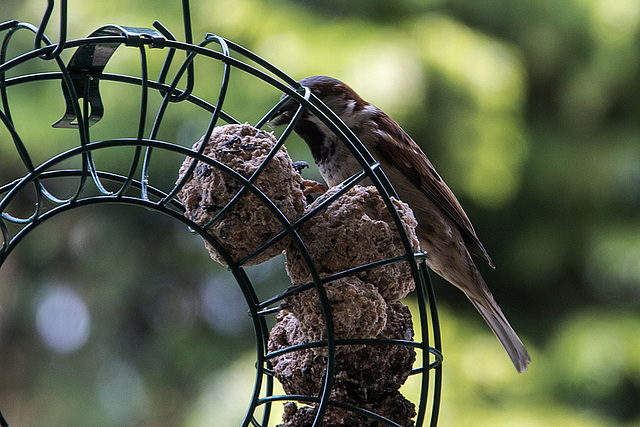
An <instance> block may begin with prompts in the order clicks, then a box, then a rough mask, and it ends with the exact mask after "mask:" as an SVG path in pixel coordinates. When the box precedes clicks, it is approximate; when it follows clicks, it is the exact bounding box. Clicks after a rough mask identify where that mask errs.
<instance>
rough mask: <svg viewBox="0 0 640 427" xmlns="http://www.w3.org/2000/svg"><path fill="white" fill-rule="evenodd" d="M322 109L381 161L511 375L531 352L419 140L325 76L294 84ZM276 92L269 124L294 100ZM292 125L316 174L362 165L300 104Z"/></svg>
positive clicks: (436, 266) (433, 260)
mask: <svg viewBox="0 0 640 427" xmlns="http://www.w3.org/2000/svg"><path fill="white" fill-rule="evenodd" d="M298 83H299V84H300V85H301V86H303V87H306V88H308V89H309V90H310V91H311V93H312V94H313V95H314V96H315V97H316V98H317V99H319V100H320V101H322V102H323V103H324V104H325V105H326V106H327V107H329V108H330V109H331V110H332V111H333V112H334V113H335V114H336V115H337V116H338V117H339V118H340V119H341V120H342V121H343V122H344V123H345V124H346V125H347V126H348V127H349V128H350V129H351V130H352V131H353V133H354V134H355V135H356V136H357V137H358V139H359V140H360V141H361V142H362V143H363V144H364V146H365V147H366V149H367V150H368V151H369V152H370V153H371V155H372V156H373V157H374V158H375V159H376V161H378V162H379V163H380V166H381V167H382V170H383V172H384V173H385V175H386V176H387V177H388V179H389V181H390V182H391V184H392V185H393V187H394V189H395V191H396V193H397V195H398V197H399V198H400V200H402V201H403V202H405V203H407V204H408V205H409V206H410V207H411V209H412V210H413V212H414V215H415V217H416V220H417V222H418V225H417V228H416V233H417V236H418V239H419V241H420V246H421V249H422V251H424V252H426V254H427V256H426V263H427V265H428V266H429V268H430V269H431V270H432V271H434V272H435V273H437V274H438V275H440V276H441V277H443V278H444V279H445V280H446V281H448V282H450V283H451V284H453V285H454V286H455V287H457V288H458V289H460V290H461V291H462V292H464V294H465V295H466V296H467V298H468V299H469V300H470V301H471V303H472V305H473V306H474V307H475V308H476V310H477V311H478V312H479V313H480V315H481V316H482V318H483V319H484V320H485V322H486V323H487V324H488V325H489V327H490V328H491V330H492V331H493V333H494V334H495V335H496V337H497V338H498V340H499V341H500V343H501V344H502V346H503V347H504V349H505V350H506V352H507V354H508V355H509V357H510V358H511V361H512V362H513V365H514V366H515V368H516V370H517V371H518V373H522V372H523V371H525V370H527V369H528V365H529V363H531V357H530V356H529V353H528V352H527V350H526V348H525V346H524V344H523V343H522V341H521V340H520V338H519V337H518V335H517V334H516V332H515V331H514V330H513V328H512V327H511V325H510V324H509V321H508V320H507V318H506V317H505V315H504V314H503V312H502V310H501V309H500V306H499V305H498V303H497V302H496V301H495V298H494V297H493V295H492V293H491V291H490V290H489V287H488V286H487V284H486V283H485V281H484V279H483V278H482V276H481V274H480V271H479V270H478V268H477V266H476V265H475V263H474V261H473V259H472V256H471V254H472V253H473V254H475V255H478V256H479V257H480V258H482V259H484V260H485V261H486V262H487V263H488V264H489V265H490V266H491V267H492V268H495V266H494V264H493V261H492V260H491V258H490V257H489V254H488V253H487V251H486V249H485V248H484V246H483V245H482V243H481V242H480V239H479V238H478V236H477V234H476V231H475V229H474V228H473V225H472V224H471V221H470V220H469V217H468V216H467V214H466V213H465V211H464V210H463V208H462V206H461V205H460V202H459V201H458V199H457V198H456V196H455V195H454V194H453V192H452V191H451V189H450V188H449V187H448V186H447V184H446V183H445V182H444V180H443V179H442V178H441V176H440V175H439V174H438V172H437V171H436V170H435V168H434V167H433V165H432V164H431V162H430V161H429V159H428V158H427V156H426V155H425V154H424V152H423V151H422V149H421V148H420V147H419V146H418V144H417V143H416V142H415V141H414V140H413V139H412V138H411V137H410V136H409V135H408V134H407V133H406V132H405V131H404V130H403V129H402V128H401V127H400V125H398V123H396V122H395V121H394V120H393V119H392V118H391V117H389V116H388V115H387V114H385V113H384V112H383V111H382V110H380V109H379V108H378V107H376V106H375V105H373V104H371V103H369V102H367V101H365V100H364V99H362V98H361V97H360V96H359V95H358V94H357V93H356V92H355V91H354V90H353V89H352V88H351V87H349V86H348V85H347V84H345V83H343V82H341V81H340V80H337V79H335V78H332V77H328V76H312V77H307V78H305V79H302V80H300V81H299V82H298ZM286 98H287V95H286V94H283V95H282V98H281V100H283V103H282V104H281V106H280V107H279V108H278V109H276V111H275V112H274V115H273V118H272V119H271V121H270V124H271V125H272V126H274V127H275V126H280V125H285V124H289V123H290V122H291V120H292V119H293V117H294V115H295V114H296V112H297V111H298V109H299V106H300V103H299V102H298V101H295V100H294V99H293V98H291V97H289V99H288V100H287V101H284V100H285V99H286ZM300 114H301V115H300V116H299V118H298V120H297V122H296V124H295V127H294V131H295V132H296V133H297V134H298V135H299V136H300V137H301V138H302V139H303V140H304V141H305V142H306V144H307V145H308V147H309V149H310V151H311V154H312V157H313V160H314V162H315V163H316V166H317V167H318V170H319V172H320V175H321V176H322V178H323V180H324V181H325V182H326V183H327V184H328V185H329V186H335V185H339V184H340V183H342V182H344V181H345V180H346V179H348V178H349V177H351V176H352V175H354V174H356V173H358V172H359V171H361V170H362V165H361V164H360V163H359V162H358V161H357V159H356V158H355V157H354V156H353V154H352V153H351V151H350V150H349V149H348V147H347V146H346V145H345V144H344V143H343V142H342V141H341V140H340V138H339V137H338V136H337V135H335V133H334V132H333V131H331V130H330V129H329V128H328V127H327V126H326V125H325V124H324V122H322V120H320V119H319V118H318V117H316V116H315V115H314V114H313V113H311V112H310V111H309V110H308V109H303V110H302V112H301V113H300Z"/></svg>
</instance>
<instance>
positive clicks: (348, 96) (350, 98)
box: [271, 76, 369, 126]
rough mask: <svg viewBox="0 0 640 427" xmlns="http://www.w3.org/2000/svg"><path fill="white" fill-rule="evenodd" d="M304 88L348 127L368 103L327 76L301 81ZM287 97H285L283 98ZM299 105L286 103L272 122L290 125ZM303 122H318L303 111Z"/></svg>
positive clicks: (292, 101) (293, 101)
mask: <svg viewBox="0 0 640 427" xmlns="http://www.w3.org/2000/svg"><path fill="white" fill-rule="evenodd" d="M298 83H300V84H301V85H302V86H304V87H307V88H309V90H310V91H311V93H312V94H313V95H315V96H316V97H317V98H318V99H319V100H320V101H322V102H323V103H324V104H325V105H327V107H329V108H330V109H331V110H332V111H333V112H334V113H336V115H337V116H338V117H340V118H341V119H342V120H343V121H344V122H345V123H346V124H347V125H351V124H352V123H351V122H352V121H353V119H354V113H358V112H360V111H362V110H363V109H364V108H365V107H366V106H367V105H369V103H368V102H366V101H365V100H363V99H362V98H360V96H359V95H358V94H357V93H356V92H355V91H354V90H353V89H351V88H350V87H349V86H347V85H346V84H344V83H343V82H341V81H340V80H337V79H334V78H333V77H327V76H312V77H307V78H306V79H302V80H300V81H299V82H298ZM284 97H286V95H283V98H284ZM299 105H300V104H299V103H298V102H297V101H295V100H293V99H291V100H289V101H287V102H285V103H284V104H283V105H282V106H281V108H280V109H279V110H278V112H277V113H276V116H275V117H274V118H273V119H272V120H271V124H272V125H274V126H279V125H284V124H288V123H289V122H290V121H291V120H292V119H293V116H294V115H295V113H296V111H297V110H298V107H299ZM301 120H302V121H309V120H311V121H317V122H318V123H320V120H319V119H317V118H315V116H313V115H312V114H310V113H309V112H308V111H306V110H305V111H303V113H302V117H301Z"/></svg>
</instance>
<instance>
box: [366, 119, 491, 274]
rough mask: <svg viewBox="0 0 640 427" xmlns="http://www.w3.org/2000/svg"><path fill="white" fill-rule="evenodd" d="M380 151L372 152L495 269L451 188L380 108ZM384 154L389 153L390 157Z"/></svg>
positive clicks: (416, 145)
mask: <svg viewBox="0 0 640 427" xmlns="http://www.w3.org/2000/svg"><path fill="white" fill-rule="evenodd" d="M378 119H379V121H378V124H379V126H380V131H381V132H380V134H379V136H380V139H379V143H380V150H377V152H376V155H379V156H382V157H384V159H385V160H386V161H387V162H389V163H390V164H393V165H394V166H396V167H397V168H398V169H400V170H401V171H402V172H403V173H404V174H405V175H407V176H408V177H409V178H410V179H411V180H412V181H413V182H415V183H416V184H417V186H418V188H420V190H421V191H422V192H423V193H424V194H426V195H427V197H429V199H431V200H432V201H433V202H434V203H435V204H436V205H438V206H439V207H440V208H441V209H442V210H443V211H444V212H446V214H447V215H448V216H449V217H450V218H451V219H452V220H453V221H454V222H455V223H456V224H457V225H458V227H459V228H460V230H461V231H462V233H463V236H464V237H465V241H466V243H467V246H469V245H470V246H471V248H470V249H473V252H475V253H477V254H478V255H480V256H481V257H482V258H484V259H485V260H486V261H487V262H488V263H489V265H490V266H491V267H492V268H495V267H494V265H493V262H492V261H491V258H490V257H489V254H488V253H487V251H486V250H485V248H484V246H482V243H481V242H480V240H479V239H478V236H477V235H476V231H475V230H474V228H473V225H472V224H471V221H470V220H469V217H467V214H466V213H465V212H464V210H463V209H462V206H461V205H460V202H458V199H456V196H455V195H454V194H453V192H452V191H451V189H450V188H449V187H448V186H447V184H446V183H445V182H444V181H443V180H442V178H441V177H440V175H438V172H436V170H435V168H434V167H433V165H432V164H431V162H430V161H429V159H428V158H427V156H426V155H425V154H424V153H423V152H422V150H421V149H420V147H419V146H418V144H416V143H415V141H414V140H413V139H411V137H410V136H409V135H407V133H406V132H405V131H404V130H403V129H402V128H401V127H400V126H399V125H398V124H397V123H396V122H395V121H394V120H393V119H392V118H391V117H389V116H387V115H386V114H385V113H384V112H382V111H380V116H379V117H378ZM385 153H393V156H392V157H393V158H391V156H389V155H388V154H387V155H385Z"/></svg>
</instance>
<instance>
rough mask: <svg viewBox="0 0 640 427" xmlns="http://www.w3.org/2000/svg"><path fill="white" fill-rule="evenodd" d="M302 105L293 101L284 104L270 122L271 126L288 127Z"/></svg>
mask: <svg viewBox="0 0 640 427" xmlns="http://www.w3.org/2000/svg"><path fill="white" fill-rule="evenodd" d="M299 107H300V104H298V103H297V102H295V101H294V100H293V99H289V100H287V101H286V102H285V103H284V104H282V105H281V106H280V108H278V110H277V111H276V113H275V115H274V116H273V118H272V119H271V120H270V121H269V124H270V125H271V126H281V125H286V124H289V123H290V122H291V119H293V116H294V115H295V114H296V111H298V108H299Z"/></svg>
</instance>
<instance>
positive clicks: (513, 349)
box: [469, 295, 531, 373]
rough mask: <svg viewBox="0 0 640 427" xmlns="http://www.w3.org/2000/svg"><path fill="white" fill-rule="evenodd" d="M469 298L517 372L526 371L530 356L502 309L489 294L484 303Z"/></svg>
mask: <svg viewBox="0 0 640 427" xmlns="http://www.w3.org/2000/svg"><path fill="white" fill-rule="evenodd" d="M469 299H470V300H471V303H472V304H473V306H474V307H475V308H476V310H478V312H479V313H480V315H482V317H483V319H484V320H485V322H487V325H489V327H490V328H491V330H492V331H493V333H494V334H496V337H498V340H500V344H502V346H503V347H504V349H505V350H506V351H507V354H508V355H509V357H510V358H511V361H512V362H513V366H515V367H516V369H517V371H518V373H521V372H522V371H526V370H527V366H528V365H529V363H531V357H530V356H529V353H528V352H527V349H526V348H524V344H522V341H520V338H518V334H516V331H514V330H513V328H512V327H511V325H510V324H509V322H508V321H507V318H506V317H505V316H504V314H503V313H502V310H500V307H499V306H498V303H496V302H495V300H494V299H493V297H492V296H490V295H489V296H487V298H485V301H483V302H484V304H483V303H481V302H480V301H477V300H475V299H474V298H471V297H469ZM487 307H490V308H487Z"/></svg>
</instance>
